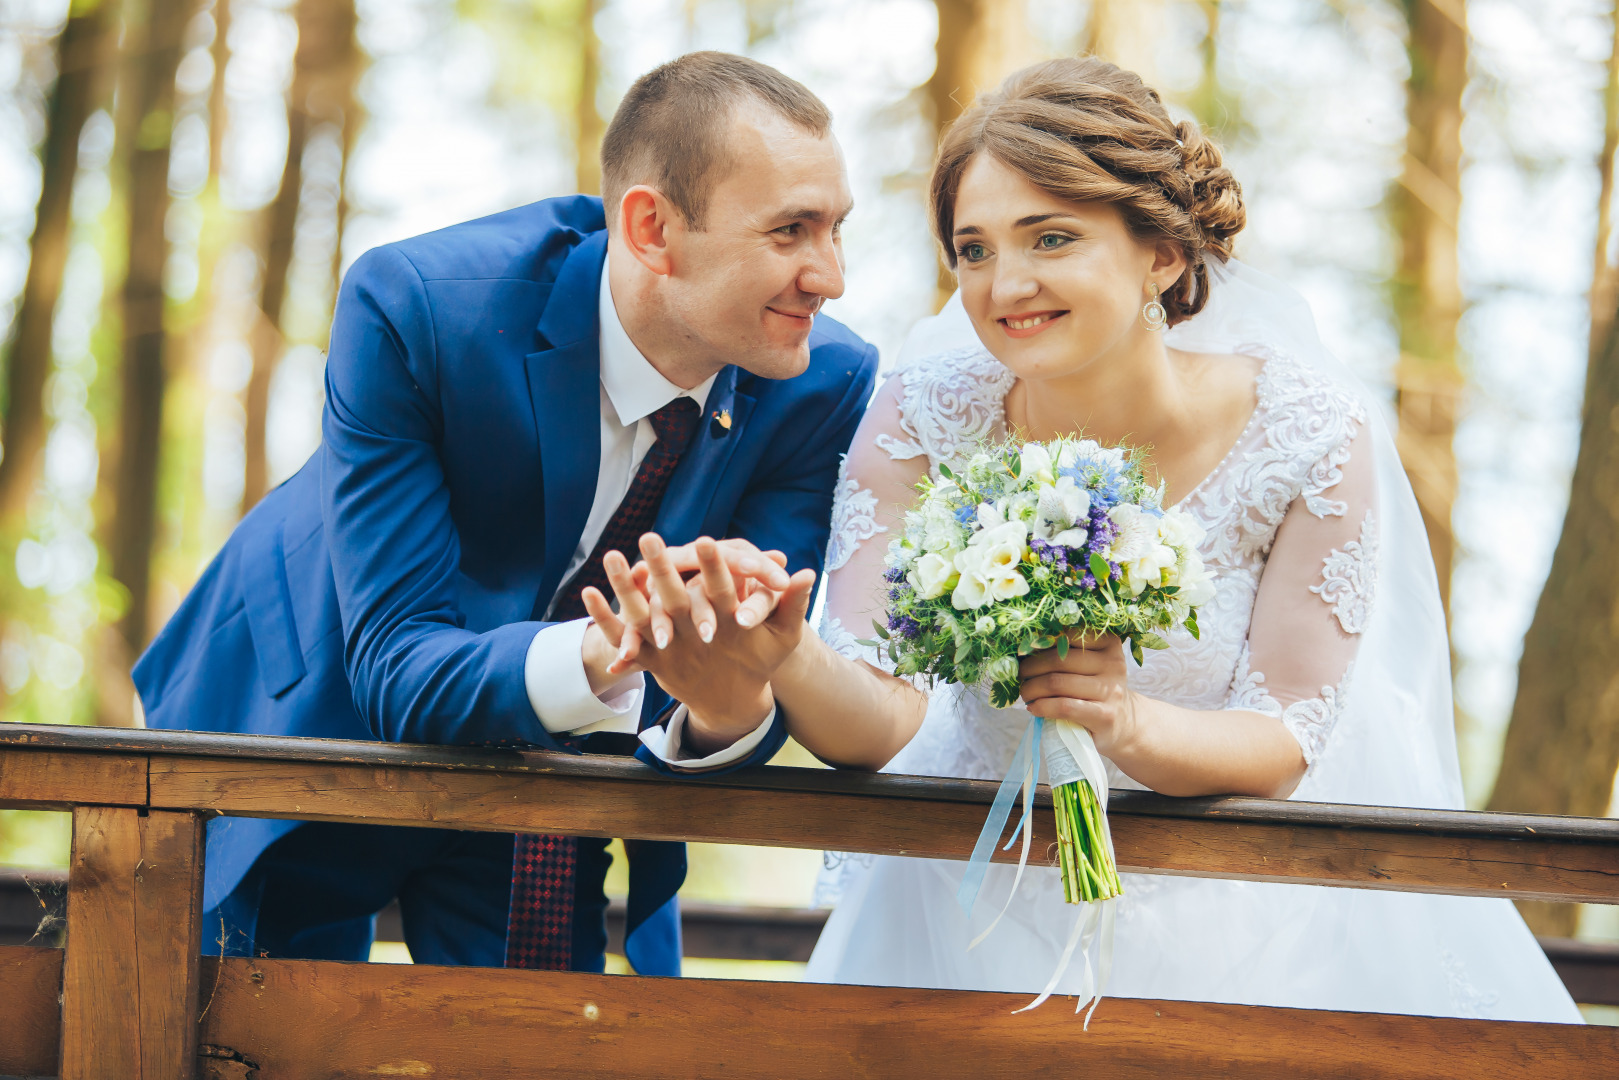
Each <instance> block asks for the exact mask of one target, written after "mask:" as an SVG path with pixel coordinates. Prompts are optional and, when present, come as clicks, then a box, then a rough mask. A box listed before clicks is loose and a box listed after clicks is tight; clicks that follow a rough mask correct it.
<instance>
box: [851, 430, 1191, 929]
mask: <svg viewBox="0 0 1619 1080" xmlns="http://www.w3.org/2000/svg"><path fill="white" fill-rule="evenodd" d="M939 473H940V477H939V479H938V480H932V479H928V480H924V481H923V482H922V483H921V484H919V485H918V491H919V492H920V499H919V501H918V503H917V505H916V506H915V508H914V509H912V510H910V511H909V512H907V514H906V516H905V532H904V535H903V536H901V537H899V538H897V539H895V540H894V541H893V542H892V543H891V544H890V545H889V550H888V572H887V580H888V582H889V593H888V622H887V625H886V626H884V625H881V624H874V625H876V628H877V633H878V636H879V637H881V638H882V639H883V642H882V643H876V644H879V646H880V647H882V648H885V649H886V650H887V652H888V655H889V658H890V659H891V660H892V661H893V662H894V664H895V667H896V670H897V672H898V673H899V674H901V675H925V676H930V677H932V678H935V679H944V680H946V681H950V682H957V683H962V684H964V685H984V684H987V685H988V688H989V696H990V701H991V703H992V704H993V705H995V706H996V707H997V708H1006V707H1008V706H1010V705H1012V704H1013V703H1014V702H1015V701H1016V700H1017V699H1018V659H1019V657H1022V656H1027V655H1028V654H1030V653H1032V652H1035V651H1038V650H1042V649H1051V648H1055V649H1056V650H1057V652H1058V653H1059V655H1062V656H1067V654H1068V650H1069V648H1070V646H1071V644H1072V643H1073V642H1074V641H1076V640H1079V639H1080V638H1081V637H1082V636H1096V635H1101V634H1116V635H1118V636H1119V637H1120V638H1121V639H1122V640H1123V641H1124V642H1125V645H1126V647H1127V648H1128V649H1129V650H1130V653H1131V655H1132V656H1134V658H1135V660H1136V662H1137V663H1138V664H1139V663H1140V662H1141V660H1142V655H1143V650H1144V649H1162V648H1166V647H1167V645H1166V642H1165V641H1164V639H1163V636H1162V635H1163V634H1164V633H1165V632H1166V631H1169V630H1171V629H1173V628H1175V627H1177V626H1184V627H1186V629H1187V630H1188V631H1189V632H1190V633H1191V634H1192V635H1193V636H1194V637H1195V636H1197V634H1198V626H1197V606H1198V605H1199V604H1202V603H1207V602H1208V601H1209V600H1210V599H1212V597H1213V595H1214V591H1213V583H1212V581H1211V579H1210V578H1209V576H1208V574H1207V572H1206V571H1205V570H1204V567H1203V561H1202V559H1201V558H1200V557H1199V555H1198V551H1197V545H1198V543H1199V542H1200V541H1201V540H1202V538H1203V531H1202V529H1201V528H1200V527H1199V526H1198V525H1197V523H1196V522H1195V521H1193V520H1192V518H1191V517H1190V515H1188V514H1186V513H1184V512H1183V511H1179V510H1175V509H1165V508H1164V506H1163V491H1162V488H1158V487H1153V486H1151V485H1149V484H1148V483H1147V481H1146V478H1145V477H1144V475H1143V473H1142V469H1141V465H1140V462H1139V461H1138V460H1136V459H1135V458H1134V457H1133V456H1132V454H1131V452H1130V451H1128V450H1126V449H1123V448H1118V447H1104V446H1101V445H1099V444H1097V443H1096V442H1094V441H1092V440H1090V439H1058V440H1057V441H1055V442H1050V443H1027V444H1025V445H1023V446H1021V447H1018V446H1012V445H1007V446H990V447H985V448H982V449H980V450H979V451H977V452H976V453H973V454H972V455H971V457H970V458H969V459H968V460H967V461H966V464H965V465H964V466H963V467H961V468H960V469H959V470H957V471H952V470H951V469H949V468H948V467H947V466H944V465H940V466H939ZM1042 723H1043V722H1042V721H1040V720H1038V719H1037V720H1036V721H1035V722H1034V724H1033V725H1031V727H1032V731H1033V733H1034V737H1033V741H1032V743H1031V742H1030V739H1029V736H1028V735H1025V740H1024V747H1028V748H1029V749H1027V750H1025V749H1023V748H1020V751H1019V759H1020V760H1021V759H1023V757H1024V756H1025V754H1026V755H1027V761H1028V765H1027V769H1028V776H1027V782H1026V783H1025V784H1023V785H1022V786H1024V788H1025V812H1024V825H1022V826H1020V827H1019V828H1020V831H1023V833H1024V851H1025V857H1026V856H1027V851H1028V843H1029V840H1028V835H1029V834H1028V830H1027V829H1026V828H1025V827H1024V826H1026V825H1027V820H1028V805H1029V799H1030V793H1032V789H1033V784H1034V781H1033V777H1034V775H1035V774H1036V773H1038V762H1039V758H1040V750H1039V742H1040V738H1039V735H1040V730H1041V725H1042ZM1053 726H1054V728H1055V734H1056V735H1057V738H1054V739H1049V740H1047V742H1046V751H1045V760H1046V768H1047V773H1048V776H1049V778H1050V780H1051V786H1052V796H1053V799H1054V801H1055V803H1056V816H1057V842H1058V848H1057V850H1058V861H1059V863H1060V865H1061V869H1062V879H1063V892H1064V896H1065V899H1066V900H1067V901H1068V902H1069V903H1073V904H1078V903H1084V902H1086V901H1092V900H1106V899H1109V898H1111V897H1114V896H1118V895H1119V893H1120V891H1121V889H1120V884H1119V875H1118V871H1117V870H1116V869H1115V867H1114V860H1113V844H1112V839H1111V837H1110V835H1109V833H1108V828H1107V816H1106V813H1105V808H1106V798H1107V786H1106V772H1105V769H1104V767H1103V765H1102V763H1101V757H1100V755H1099V754H1098V753H1097V752H1096V748H1095V744H1094V743H1092V741H1091V738H1090V733H1089V732H1087V731H1086V730H1085V729H1084V728H1083V727H1080V726H1079V725H1076V724H1070V723H1066V722H1058V723H1055V724H1054V725H1053ZM1013 768H1014V773H1015V772H1016V771H1017V769H1018V766H1017V764H1016V763H1014V767H1013ZM1013 781H1014V777H1013V776H1010V775H1009V776H1008V778H1007V784H1003V793H1006V792H1009V793H1010V797H1011V798H1014V799H1015V796H1016V787H1015V786H1013V787H1011V788H1008V787H1007V785H1010V784H1013ZM998 802H999V800H998ZM1007 809H1009V806H1007V807H1004V808H1001V809H1000V810H999V813H1000V820H999V821H995V820H994V819H995V817H996V812H994V811H992V813H991V819H992V825H993V830H992V829H991V826H989V825H987V826H986V829H985V831H986V834H987V835H990V842H991V844H993V842H994V840H995V839H998V838H999V835H1000V829H1001V827H1002V825H1003V824H1004V821H1005V813H1006V811H1007ZM980 846H981V847H982V842H981V845H980ZM1008 846H1010V845H1008ZM983 855H984V857H985V858H987V849H985V850H984V852H983ZM974 857H975V861H976V860H977V859H978V858H979V853H978V852H975V856H974ZM979 880H982V872H981V871H980V874H979ZM973 891H974V892H976V886H974V887H973ZM964 904H965V906H967V907H969V908H970V907H971V901H970V899H968V898H966V897H965V888H964ZM986 933H987V931H986Z"/></svg>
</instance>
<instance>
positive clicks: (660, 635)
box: [652, 626, 669, 649]
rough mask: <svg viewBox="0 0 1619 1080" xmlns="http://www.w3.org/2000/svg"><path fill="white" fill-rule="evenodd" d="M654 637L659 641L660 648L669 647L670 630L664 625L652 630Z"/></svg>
mask: <svg viewBox="0 0 1619 1080" xmlns="http://www.w3.org/2000/svg"><path fill="white" fill-rule="evenodd" d="M652 638H653V640H654V641H656V642H657V643H658V648H660V649H667V648H668V647H669V631H667V630H665V629H664V628H663V627H661V626H660V627H658V628H657V629H656V630H654V631H652Z"/></svg>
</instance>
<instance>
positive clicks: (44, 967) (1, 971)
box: [0, 945, 62, 1076]
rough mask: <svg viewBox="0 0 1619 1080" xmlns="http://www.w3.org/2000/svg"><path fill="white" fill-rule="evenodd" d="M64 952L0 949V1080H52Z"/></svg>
mask: <svg viewBox="0 0 1619 1080" xmlns="http://www.w3.org/2000/svg"><path fill="white" fill-rule="evenodd" d="M61 993H62V950H61V949H48V948H40V947H36V946H30V945H7V946H0V1076H55V1075H56V1055H57V1050H58V1046H59V1044H60V1042H61V1038H62V1007H61V1005H60V1004H59V1000H58V999H59V997H60V995H61Z"/></svg>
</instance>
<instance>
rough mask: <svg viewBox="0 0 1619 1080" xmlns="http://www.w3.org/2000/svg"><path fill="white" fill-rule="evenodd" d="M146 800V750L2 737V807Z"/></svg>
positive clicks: (55, 807)
mask: <svg viewBox="0 0 1619 1080" xmlns="http://www.w3.org/2000/svg"><path fill="white" fill-rule="evenodd" d="M80 803H99V804H101V805H104V806H145V805H146V755H145V754H136V753H128V752H125V753H116V752H109V753H86V752H83V751H72V750H41V749H36V748H31V747H28V746H27V745H26V744H24V745H21V746H18V745H11V746H8V745H5V744H3V743H0V809H6V810H71V809H72V808H73V807H74V806H75V805H77V804H80Z"/></svg>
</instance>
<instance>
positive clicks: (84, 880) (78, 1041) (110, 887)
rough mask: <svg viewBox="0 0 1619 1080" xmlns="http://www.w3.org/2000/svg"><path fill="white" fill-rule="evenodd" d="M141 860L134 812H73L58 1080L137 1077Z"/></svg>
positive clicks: (92, 809)
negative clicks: (138, 876)
mask: <svg viewBox="0 0 1619 1080" xmlns="http://www.w3.org/2000/svg"><path fill="white" fill-rule="evenodd" d="M140 861H141V823H140V814H139V812H138V811H136V810H133V809H129V808H127V807H113V806H81V807H79V808H78V809H76V810H74V811H73V861H72V864H71V866H70V868H69V870H68V890H67V950H66V955H65V957H64V961H63V968H62V1053H61V1076H62V1080H130V1078H131V1077H135V1078H139V1077H140V1075H141V1027H140V1013H139V1010H138V1009H137V1002H138V1001H139V995H140V963H139V957H138V954H137V952H136V949H135V945H136V942H137V940H138V923H137V922H136V919H135V874H136V873H137V869H136V868H137V867H138V866H139V865H140Z"/></svg>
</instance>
